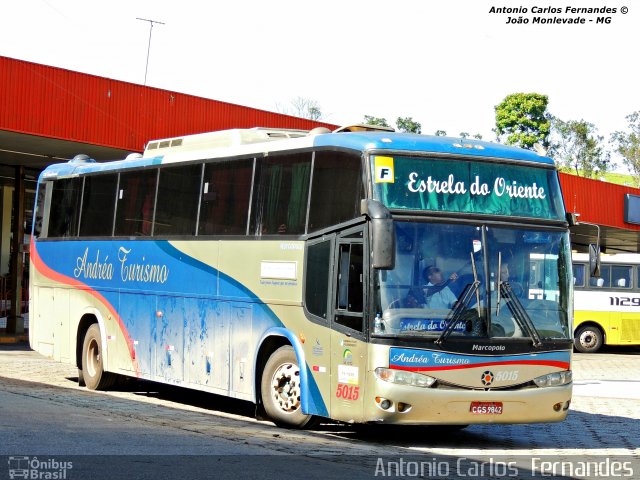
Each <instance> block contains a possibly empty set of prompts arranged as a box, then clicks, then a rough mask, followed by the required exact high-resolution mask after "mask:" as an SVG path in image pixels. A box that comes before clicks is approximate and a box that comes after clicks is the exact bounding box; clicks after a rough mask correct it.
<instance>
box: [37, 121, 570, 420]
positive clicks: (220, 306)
mask: <svg viewBox="0 0 640 480" xmlns="http://www.w3.org/2000/svg"><path fill="white" fill-rule="evenodd" d="M368 130H370V129H369V128H367V127H364V126H355V127H349V128H343V129H339V130H338V131H335V132H329V131H327V130H326V129H324V130H321V131H317V130H316V131H311V132H308V133H307V132H300V131H278V130H270V129H249V130H231V131H222V132H214V133H210V134H200V135H193V136H185V137H181V138H171V139H163V140H158V141H153V142H150V143H149V144H148V145H147V147H146V150H145V152H144V155H142V156H139V155H138V156H136V155H134V156H131V157H130V158H127V159H125V160H120V161H114V162H106V163H99V162H95V161H93V160H91V159H88V158H86V157H84V156H78V157H76V158H75V159H73V160H71V161H69V162H68V163H63V164H58V165H52V166H50V167H48V168H47V169H46V170H45V171H44V172H43V173H42V174H41V176H40V178H39V184H38V192H37V200H36V215H35V221H34V230H33V235H32V245H31V274H30V282H31V289H32V290H31V292H32V296H31V300H30V301H31V305H30V308H31V310H30V311H31V314H30V315H31V319H30V320H31V324H30V329H29V335H30V342H31V346H32V348H34V349H35V350H37V351H38V352H41V353H42V354H44V355H47V356H49V357H52V358H54V359H56V360H59V361H63V362H69V363H72V364H74V365H77V367H78V369H79V378H80V382H81V383H85V384H86V386H87V387H88V388H91V389H106V388H109V386H111V385H113V383H114V381H116V380H117V379H118V378H119V377H121V376H132V377H138V378H142V379H147V380H152V381H155V382H163V383H170V384H175V385H180V386H183V387H186V388H193V389H198V390H203V391H207V392H211V393H214V394H221V395H227V396H230V397H235V398H240V399H244V400H249V401H251V402H255V403H256V405H257V411H258V412H261V413H262V414H266V415H267V416H268V417H269V418H270V419H272V420H273V421H274V422H275V423H276V424H279V425H286V426H297V427H301V426H304V425H306V424H308V423H309V421H310V420H311V419H313V418H318V417H326V418H331V419H334V420H338V421H347V422H379V423H397V424H450V425H468V424H474V423H526V422H557V421H561V420H562V419H564V418H565V416H566V415H567V410H568V408H569V404H570V401H571V389H572V382H571V366H570V358H571V357H570V355H571V348H572V337H573V335H572V332H573V330H572V308H571V306H572V295H573V290H572V289H573V286H572V272H571V249H570V243H569V231H568V226H569V223H568V221H567V218H566V215H565V210H564V204H563V200H562V195H561V190H560V186H559V182H558V175H557V172H556V170H555V168H554V163H553V161H552V160H551V159H549V158H545V157H542V156H539V155H537V154H535V153H533V152H530V151H526V150H522V149H517V148H511V147H506V146H503V145H500V144H493V143H487V142H480V141H475V140H468V139H455V138H447V137H430V136H424V135H414V134H404V133H396V132H392V131H384V130H381V131H368ZM540 258H546V259H553V261H552V262H547V263H546V265H547V268H551V269H552V270H553V271H552V272H548V273H550V274H552V276H553V278H554V279H556V284H555V286H554V289H555V291H556V293H555V294H554V295H553V296H543V295H539V294H538V293H537V292H538V291H539V285H538V282H539V278H538V276H537V275H536V274H535V271H534V270H535V267H536V265H539V263H540Z"/></svg>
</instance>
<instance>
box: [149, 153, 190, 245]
mask: <svg viewBox="0 0 640 480" xmlns="http://www.w3.org/2000/svg"><path fill="white" fill-rule="evenodd" d="M201 176H202V165H201V164H200V165H187V166H179V167H164V168H161V169H160V183H159V184H158V199H157V202H156V218H155V220H154V227H153V235H154V236H158V235H194V234H195V229H196V217H197V216H198V196H199V195H200V177H201Z"/></svg>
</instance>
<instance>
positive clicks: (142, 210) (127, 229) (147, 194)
mask: <svg viewBox="0 0 640 480" xmlns="http://www.w3.org/2000/svg"><path fill="white" fill-rule="evenodd" d="M157 178H158V170H157V169H153V170H139V171H137V172H130V173H121V174H120V185H119V186H118V206H117V207H116V227H115V232H114V234H115V235H116V236H125V235H126V236H137V237H146V236H149V235H151V227H152V224H153V204H154V201H155V197H156V179H157Z"/></svg>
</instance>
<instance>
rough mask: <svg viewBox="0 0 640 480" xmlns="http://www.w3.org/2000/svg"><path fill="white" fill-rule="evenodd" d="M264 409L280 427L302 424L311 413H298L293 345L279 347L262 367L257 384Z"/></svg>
mask: <svg viewBox="0 0 640 480" xmlns="http://www.w3.org/2000/svg"><path fill="white" fill-rule="evenodd" d="M260 393H261V395H262V403H263V405H264V409H265V412H266V413H267V415H268V416H269V418H271V420H273V422H274V423H275V424H276V425H278V426H281V427H287V428H302V427H304V426H305V425H307V424H308V423H309V422H310V421H311V419H312V415H305V414H304V413H302V404H301V401H300V398H301V395H302V388H301V385H300V367H299V366H298V360H297V358H296V354H295V352H294V351H293V348H292V347H291V346H289V345H285V346H283V347H280V348H279V349H277V350H276V351H275V352H273V353H272V354H271V356H270V357H269V360H267V364H266V365H265V367H264V372H263V374H262V381H261V385H260Z"/></svg>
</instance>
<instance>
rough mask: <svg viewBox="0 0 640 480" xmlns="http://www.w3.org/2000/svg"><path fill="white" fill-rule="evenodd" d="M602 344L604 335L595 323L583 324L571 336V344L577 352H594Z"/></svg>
mask: <svg viewBox="0 0 640 480" xmlns="http://www.w3.org/2000/svg"><path fill="white" fill-rule="evenodd" d="M603 344H604V335H603V334H602V330H600V329H599V328H598V327H596V326H595V325H583V326H582V327H580V328H578V329H577V330H576V332H575V334H574V336H573V345H574V347H575V348H576V350H577V351H578V352H582V353H595V352H597V351H598V350H600V347H602V345H603Z"/></svg>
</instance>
